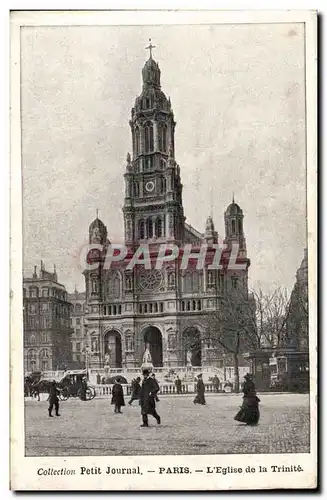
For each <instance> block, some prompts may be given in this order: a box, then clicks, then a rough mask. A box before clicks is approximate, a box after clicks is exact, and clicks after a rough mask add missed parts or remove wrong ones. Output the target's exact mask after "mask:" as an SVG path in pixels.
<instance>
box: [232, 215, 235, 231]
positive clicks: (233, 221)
mask: <svg viewBox="0 0 327 500" xmlns="http://www.w3.org/2000/svg"><path fill="white" fill-rule="evenodd" d="M235 232H236V231H235V219H232V234H235Z"/></svg>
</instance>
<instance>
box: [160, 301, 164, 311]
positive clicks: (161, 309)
mask: <svg viewBox="0 0 327 500" xmlns="http://www.w3.org/2000/svg"><path fill="white" fill-rule="evenodd" d="M163 310H164V305H163V302H160V312H163Z"/></svg>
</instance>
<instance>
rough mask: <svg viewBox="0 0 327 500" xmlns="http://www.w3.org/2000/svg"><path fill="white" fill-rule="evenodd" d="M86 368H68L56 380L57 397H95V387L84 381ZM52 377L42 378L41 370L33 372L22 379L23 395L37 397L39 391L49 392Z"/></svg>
mask: <svg viewBox="0 0 327 500" xmlns="http://www.w3.org/2000/svg"><path fill="white" fill-rule="evenodd" d="M86 375H87V374H86V370H69V371H67V372H66V373H65V375H64V377H63V378H62V379H61V380H60V382H57V384H56V385H57V389H58V391H59V399H60V400H61V401H67V399H68V398H80V399H82V400H83V401H89V400H91V399H93V398H94V397H95V388H94V387H93V386H92V385H89V384H88V383H87V381H86ZM52 382H53V379H45V378H42V373H41V372H35V374H31V375H29V376H28V377H25V381H24V393H25V396H31V397H33V396H34V397H38V399H39V400H40V393H49V391H50V386H51V384H52Z"/></svg>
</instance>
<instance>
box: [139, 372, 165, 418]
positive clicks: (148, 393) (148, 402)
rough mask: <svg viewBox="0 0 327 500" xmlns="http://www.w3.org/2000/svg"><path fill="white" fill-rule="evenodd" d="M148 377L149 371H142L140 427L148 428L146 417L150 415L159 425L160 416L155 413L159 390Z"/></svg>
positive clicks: (155, 383) (156, 384)
mask: <svg viewBox="0 0 327 500" xmlns="http://www.w3.org/2000/svg"><path fill="white" fill-rule="evenodd" d="M149 375H150V372H149V370H147V369H145V370H143V382H142V386H141V391H140V405H141V415H142V421H143V424H142V425H141V427H149V421H148V415H152V416H153V417H154V418H155V419H156V421H157V423H158V424H160V423H161V419H160V416H159V415H158V413H157V411H156V397H157V393H158V390H159V385H158V383H157V382H156V381H155V380H153V378H152V377H150V376H149Z"/></svg>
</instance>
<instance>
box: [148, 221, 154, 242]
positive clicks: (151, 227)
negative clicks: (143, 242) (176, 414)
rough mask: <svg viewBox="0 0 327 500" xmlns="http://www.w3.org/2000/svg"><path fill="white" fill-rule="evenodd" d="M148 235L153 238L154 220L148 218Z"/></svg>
mask: <svg viewBox="0 0 327 500" xmlns="http://www.w3.org/2000/svg"><path fill="white" fill-rule="evenodd" d="M147 233H148V234H147V236H148V238H153V222H152V219H148V220H147Z"/></svg>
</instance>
